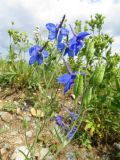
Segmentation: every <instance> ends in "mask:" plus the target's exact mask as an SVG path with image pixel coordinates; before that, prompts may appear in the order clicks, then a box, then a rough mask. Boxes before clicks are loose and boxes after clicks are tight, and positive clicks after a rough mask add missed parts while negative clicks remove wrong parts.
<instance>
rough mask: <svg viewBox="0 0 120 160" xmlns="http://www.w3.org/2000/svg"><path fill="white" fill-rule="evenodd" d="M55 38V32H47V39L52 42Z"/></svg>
mask: <svg viewBox="0 0 120 160" xmlns="http://www.w3.org/2000/svg"><path fill="white" fill-rule="evenodd" d="M56 37H57V33H56V32H49V36H48V39H50V40H53V39H55V38H56Z"/></svg>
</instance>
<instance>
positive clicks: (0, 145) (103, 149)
mask: <svg viewBox="0 0 120 160" xmlns="http://www.w3.org/2000/svg"><path fill="white" fill-rule="evenodd" d="M34 95H36V96H37V93H34ZM26 99H27V100H26ZM70 99H71V97H70V98H68V104H67V105H68V106H69V107H70V103H72V102H71V101H72V100H71V101H70ZM33 105H34V102H33V101H32V100H31V97H29V98H28V97H27V98H26V94H25V92H23V91H17V92H16V91H14V90H10V89H6V90H1V91H0V159H1V160H12V159H13V160H24V159H23V158H21V159H19V158H18V159H17V156H16V157H15V155H14V154H15V153H14V152H15V150H16V149H17V148H19V147H23V146H27V144H32V143H33V141H34V139H35V128H36V125H35V123H36V119H37V116H36V115H35V113H33V112H34V109H33V107H34V106H33ZM31 109H33V110H31ZM24 120H26V121H27V122H28V126H27V129H26V130H25V128H24V125H25V124H24ZM41 120H42V118H41ZM54 125H55V123H54V121H48V124H47V127H48V128H47V127H46V128H44V130H43V131H42V133H41V134H40V136H39V137H38V139H37V145H36V151H35V154H36V160H41V157H42V156H43V155H42V154H43V152H44V151H45V152H46V150H48V149H49V147H50V146H51V145H53V144H55V145H56V148H57V147H58V146H59V142H58V140H57V139H56V138H53V135H52V134H51V132H50V130H49V129H50V127H52V126H54ZM25 135H26V136H25ZM25 137H26V138H27V144H26V138H25ZM112 147H113V146H112ZM112 147H111V146H107V145H106V146H102V145H101V146H99V147H94V148H92V149H90V150H88V149H85V148H83V147H81V146H80V145H78V144H76V143H75V142H73V143H71V144H70V145H68V146H67V147H66V148H65V149H64V150H63V151H62V152H61V153H60V154H59V156H58V158H57V159H56V160H118V159H119V158H117V157H114V154H113V153H112V151H111V150H113V151H114V149H111V148H112ZM56 148H55V149H54V150H53V153H54V152H55V150H56ZM41 150H42V153H41ZM53 153H52V154H53ZM51 157H52V156H51ZM51 157H48V159H51Z"/></svg>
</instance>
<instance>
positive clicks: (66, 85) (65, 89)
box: [64, 81, 70, 94]
mask: <svg viewBox="0 0 120 160" xmlns="http://www.w3.org/2000/svg"><path fill="white" fill-rule="evenodd" d="M69 89H70V81H68V82H67V83H66V84H65V86H64V94H65V93H66V92H67V91H68V90H69Z"/></svg>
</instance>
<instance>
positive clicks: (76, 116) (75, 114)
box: [70, 112, 78, 120]
mask: <svg viewBox="0 0 120 160" xmlns="http://www.w3.org/2000/svg"><path fill="white" fill-rule="evenodd" d="M70 118H71V120H72V119H74V120H76V119H77V118H78V113H74V112H70Z"/></svg>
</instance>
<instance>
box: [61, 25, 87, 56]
mask: <svg viewBox="0 0 120 160" xmlns="http://www.w3.org/2000/svg"><path fill="white" fill-rule="evenodd" d="M70 27H71V26H70ZM71 30H72V33H73V35H74V36H73V37H72V38H71V39H70V40H69V41H68V40H67V42H66V44H65V43H58V49H59V51H60V52H62V51H63V50H64V49H65V52H64V56H65V55H67V54H68V56H69V57H74V55H76V56H77V54H78V52H79V51H80V50H81V49H82V47H83V45H84V39H85V37H86V36H88V35H89V33H88V32H80V33H78V34H76V33H75V32H74V31H73V29H72V27H71ZM65 47H66V48H65Z"/></svg>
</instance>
